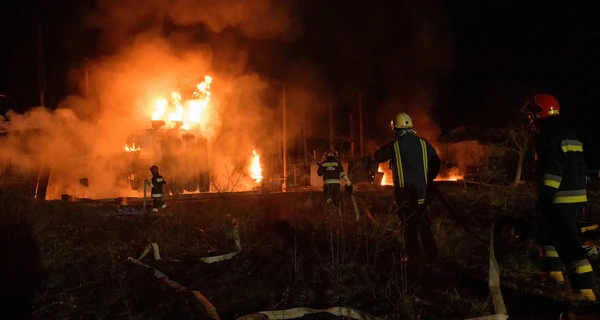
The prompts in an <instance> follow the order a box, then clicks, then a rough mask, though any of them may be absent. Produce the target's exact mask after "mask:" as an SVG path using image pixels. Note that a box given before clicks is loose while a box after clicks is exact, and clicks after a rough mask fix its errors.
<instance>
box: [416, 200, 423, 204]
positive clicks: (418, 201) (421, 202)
mask: <svg viewBox="0 0 600 320" xmlns="http://www.w3.org/2000/svg"><path fill="white" fill-rule="evenodd" d="M424 203H425V199H418V200H417V204H424Z"/></svg>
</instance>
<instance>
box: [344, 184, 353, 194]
mask: <svg viewBox="0 0 600 320" xmlns="http://www.w3.org/2000/svg"><path fill="white" fill-rule="evenodd" d="M353 191H354V186H352V185H346V192H348V193H349V194H352V192H353Z"/></svg>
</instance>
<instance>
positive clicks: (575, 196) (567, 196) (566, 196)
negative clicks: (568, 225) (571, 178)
mask: <svg viewBox="0 0 600 320" xmlns="http://www.w3.org/2000/svg"><path fill="white" fill-rule="evenodd" d="M582 202H587V195H586V191H585V189H580V190H565V191H557V192H556V195H555V196H554V201H553V203H582Z"/></svg>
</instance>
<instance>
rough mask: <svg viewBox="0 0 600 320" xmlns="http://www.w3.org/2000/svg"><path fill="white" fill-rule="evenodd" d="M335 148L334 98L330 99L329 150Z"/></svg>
mask: <svg viewBox="0 0 600 320" xmlns="http://www.w3.org/2000/svg"><path fill="white" fill-rule="evenodd" d="M333 150H335V143H334V135H333V100H332V99H329V151H333Z"/></svg>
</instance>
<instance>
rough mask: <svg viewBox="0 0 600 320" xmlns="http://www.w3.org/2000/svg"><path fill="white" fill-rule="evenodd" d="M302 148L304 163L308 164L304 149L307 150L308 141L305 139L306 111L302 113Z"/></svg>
mask: <svg viewBox="0 0 600 320" xmlns="http://www.w3.org/2000/svg"><path fill="white" fill-rule="evenodd" d="M302 149H303V150H304V152H302V154H304V165H307V164H308V155H307V154H306V151H307V150H308V141H307V140H306V112H305V113H304V121H302Z"/></svg>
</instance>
